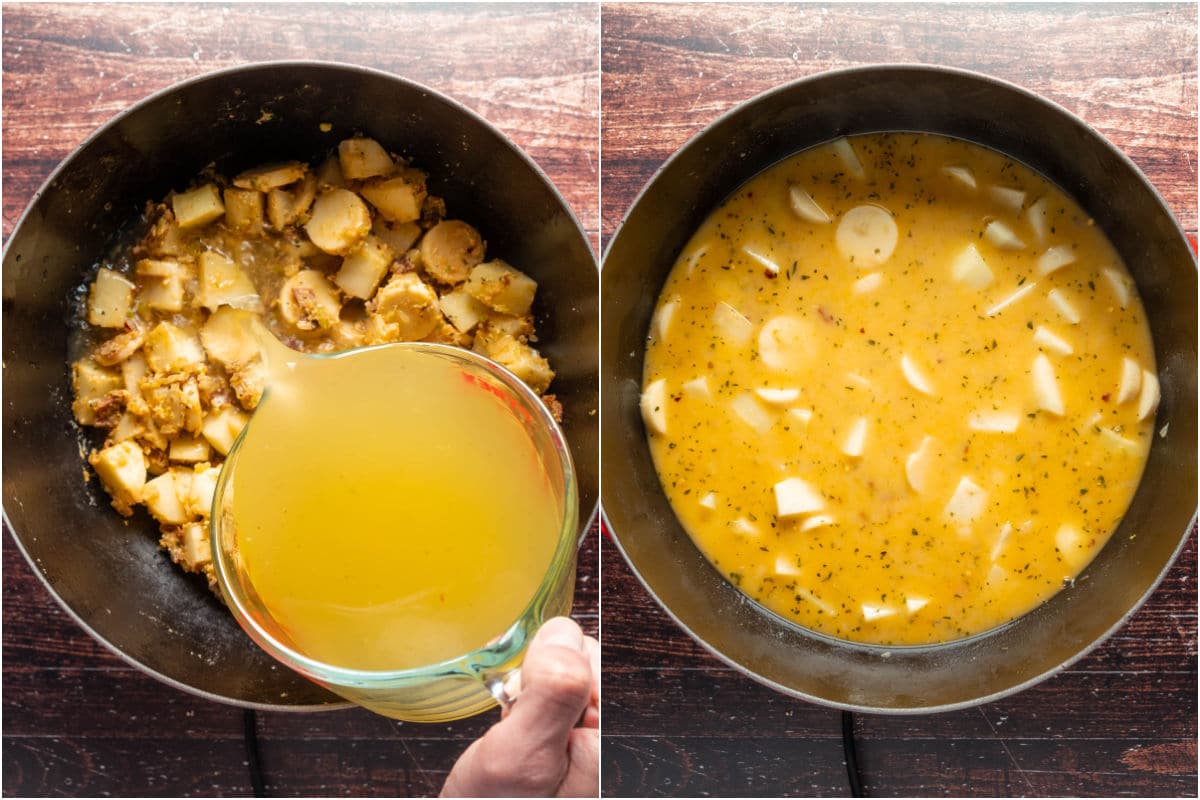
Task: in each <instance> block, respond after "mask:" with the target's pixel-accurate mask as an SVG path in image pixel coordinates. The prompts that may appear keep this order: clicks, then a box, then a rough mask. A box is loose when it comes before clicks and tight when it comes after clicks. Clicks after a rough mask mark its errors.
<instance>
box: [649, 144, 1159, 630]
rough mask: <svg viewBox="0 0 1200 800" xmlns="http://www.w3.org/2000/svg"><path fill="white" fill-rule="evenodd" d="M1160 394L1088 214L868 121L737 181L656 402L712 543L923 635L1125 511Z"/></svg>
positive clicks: (827, 606)
mask: <svg viewBox="0 0 1200 800" xmlns="http://www.w3.org/2000/svg"><path fill="white" fill-rule="evenodd" d="M1158 400H1159V385H1158V380H1157V377H1156V370H1155V363H1154V351H1153V346H1152V343H1151V339H1150V333H1149V327H1148V325H1147V321H1146V317H1145V312H1144V310H1143V308H1142V305H1141V301H1140V299H1139V297H1138V294H1137V291H1136V289H1135V287H1134V283H1133V281H1132V279H1131V278H1130V275H1129V273H1128V272H1127V270H1126V268H1125V266H1124V265H1123V263H1122V261H1121V259H1120V257H1119V256H1118V255H1117V253H1116V251H1115V250H1114V248H1113V247H1112V245H1111V244H1110V243H1109V242H1108V240H1107V239H1106V238H1105V236H1104V235H1103V233H1102V232H1101V231H1100V230H1099V229H1098V228H1097V227H1096V226H1095V225H1094V222H1093V221H1092V220H1091V219H1089V218H1088V216H1087V215H1086V214H1085V213H1084V212H1083V211H1082V210H1081V209H1080V208H1079V206H1078V205H1077V204H1076V203H1074V202H1073V201H1072V200H1071V199H1070V198H1068V197H1067V196H1066V195H1065V194H1064V193H1063V192H1062V191H1060V190H1059V189H1058V188H1057V187H1055V186H1054V185H1053V184H1051V183H1050V182H1049V181H1047V180H1046V179H1045V178H1043V177H1042V176H1040V175H1038V174H1037V173H1035V172H1033V171H1032V170H1030V169H1029V168H1027V167H1025V166H1024V165H1022V164H1020V163H1018V162H1016V161H1014V160H1012V159H1010V158H1007V157H1006V156H1004V155H1002V154H1000V153H997V152H995V151H992V150H988V149H986V148H983V147H981V146H979V145H975V144H971V143H968V142H964V141H960V140H955V139H950V138H946V137H941V136H935V135H931V134H900V133H888V134H871V135H865V136H855V137H850V138H843V139H838V140H835V141H834V142H831V143H827V144H825V145H822V146H820V147H817V148H813V149H810V150H806V151H804V152H801V153H799V154H797V155H794V156H792V157H789V158H787V159H785V160H784V161H781V162H779V163H778V164H776V165H774V166H772V167H770V168H769V169H767V170H765V171H764V172H762V173H760V174H759V175H757V176H756V177H754V178H752V179H751V180H749V181H748V182H747V183H745V184H744V185H742V186H741V187H740V188H739V189H738V190H737V191H736V192H734V194H733V195H731V196H730V197H729V198H727V199H726V200H725V201H724V202H723V203H722V204H721V205H720V206H719V207H718V208H717V209H716V210H715V211H713V212H712V213H711V214H710V215H709V217H708V218H707V219H706V220H705V222H704V223H703V224H702V225H701V226H700V228H699V230H698V231H697V232H696V233H695V234H694V235H693V236H692V238H691V239H690V241H689V242H688V243H687V245H686V246H685V247H684V248H683V250H682V251H681V253H680V255H679V258H678V260H677V262H676V264H675V265H674V267H673V269H672V271H671V273H670V275H669V277H668V279H667V281H666V283H665V284H664V287H663V290H662V293H661V295H660V297H659V299H658V304H657V308H656V310H655V314H654V317H653V319H652V321H651V325H650V331H649V337H648V340H647V349H646V359H645V373H644V382H643V393H642V400H641V405H642V414H643V418H644V420H645V423H646V429H647V433H648V437H649V443H650V449H651V452H652V455H653V458H654V461H655V465H656V467H657V470H658V473H659V477H660V480H661V482H662V485H663V488H664V490H665V492H666V494H667V497H668V499H669V500H670V502H671V504H672V507H673V508H674V510H675V513H676V515H677V516H678V518H679V520H680V522H681V523H682V525H683V526H684V528H685V529H686V530H687V531H688V533H689V534H690V535H691V537H692V539H693V540H694V541H695V543H696V544H697V546H698V547H699V548H700V550H701V551H702V552H703V553H704V554H705V556H706V557H707V558H708V559H709V561H710V562H711V563H712V564H713V565H714V566H715V567H716V568H717V569H718V570H719V571H720V572H721V573H722V574H723V575H724V576H725V577H726V578H727V579H728V580H729V581H731V582H732V583H733V584H734V585H736V586H737V587H738V588H739V589H740V590H741V591H742V592H744V593H745V594H746V595H748V596H749V597H751V598H753V599H754V600H756V601H758V602H759V603H761V604H762V605H764V606H765V607H766V608H768V609H770V610H771V611H773V612H774V613H776V614H778V615H780V616H781V617H783V618H784V619H787V620H789V621H791V622H794V623H797V624H799V625H801V626H804V627H807V628H809V629H812V630H814V631H817V632H820V633H824V634H827V635H830V636H833V637H837V638H842V639H848V640H852V641H857V642H863V643H871V644H879V645H888V646H893V645H921V644H929V643H936V642H943V641H949V640H953V639H958V638H962V637H966V636H971V635H974V634H977V633H981V632H984V631H987V630H989V629H991V628H994V627H996V626H999V625H1002V624H1004V623H1006V622H1009V621H1011V620H1013V619H1015V618H1017V617H1019V616H1020V615H1022V614H1025V613H1026V612H1028V611H1030V610H1032V609H1033V608H1035V607H1036V606H1038V605H1039V604H1040V603H1042V602H1044V601H1045V600H1047V599H1048V598H1049V597H1051V596H1052V595H1054V594H1055V593H1056V592H1058V591H1059V590H1060V589H1062V588H1063V587H1064V586H1067V585H1069V584H1071V583H1072V581H1073V580H1074V579H1075V578H1076V576H1078V574H1079V573H1080V572H1081V571H1082V570H1083V569H1084V567H1085V566H1086V565H1087V564H1088V563H1089V562H1090V561H1091V559H1092V558H1093V557H1094V556H1095V555H1096V553H1097V552H1098V551H1099V550H1100V548H1101V547H1103V545H1104V543H1105V542H1106V541H1107V539H1108V538H1109V536H1110V535H1111V534H1112V532H1113V531H1114V530H1115V529H1116V527H1117V525H1118V524H1119V522H1120V520H1121V517H1122V516H1123V514H1124V513H1125V510H1126V508H1127V507H1128V504H1129V502H1130V500H1131V499H1132V496H1133V493H1134V491H1135V489H1136V487H1137V484H1138V480H1139V478H1140V476H1141V472H1142V468H1143V466H1144V464H1145V460H1146V457H1147V454H1148V452H1149V447H1150V441H1151V438H1152V436H1153V435H1154V430H1153V426H1154V412H1155V410H1156V408H1157V404H1158Z"/></svg>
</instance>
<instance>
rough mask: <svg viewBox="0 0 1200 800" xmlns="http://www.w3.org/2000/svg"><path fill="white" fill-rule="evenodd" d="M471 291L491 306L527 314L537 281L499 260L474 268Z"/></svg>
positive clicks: (473, 295)
mask: <svg viewBox="0 0 1200 800" xmlns="http://www.w3.org/2000/svg"><path fill="white" fill-rule="evenodd" d="M467 292H468V294H470V295H471V296H472V297H474V298H475V299H476V300H478V301H479V302H481V303H483V304H484V305H485V306H487V307H488V308H493V309H495V310H496V311H499V312H501V313H504V314H512V315H514V316H517V317H523V316H525V315H526V314H528V313H529V309H530V307H531V306H532V305H533V295H534V293H535V292H537V282H536V281H534V280H533V278H530V277H529V276H528V275H526V274H525V273H523V272H521V271H520V270H518V269H515V268H513V267H511V266H509V265H508V264H506V263H505V262H503V261H501V260H499V259H496V260H495V261H485V262H484V263H482V264H480V265H478V266H477V267H475V268H474V269H473V270H471V275H470V277H468V278H467Z"/></svg>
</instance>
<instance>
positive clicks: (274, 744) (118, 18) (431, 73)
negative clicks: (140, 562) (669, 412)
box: [3, 4, 600, 796]
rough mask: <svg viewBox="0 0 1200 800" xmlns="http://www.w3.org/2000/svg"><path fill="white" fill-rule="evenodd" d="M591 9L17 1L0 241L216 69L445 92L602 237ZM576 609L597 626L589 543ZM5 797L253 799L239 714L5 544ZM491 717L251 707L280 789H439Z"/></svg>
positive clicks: (7, 28) (595, 35) (9, 54)
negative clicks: (418, 721) (252, 67)
mask: <svg viewBox="0 0 1200 800" xmlns="http://www.w3.org/2000/svg"><path fill="white" fill-rule="evenodd" d="M597 17H598V9H597V7H596V5H595V4H547V5H522V6H508V7H494V6H493V7H477V8H470V7H464V6H459V5H455V6H427V7H422V6H399V5H386V6H385V5H353V6H342V5H324V6H322V5H296V4H276V5H270V6H265V5H264V6H254V5H242V4H234V5H217V4H206V5H171V6H165V5H159V6H151V5H109V6H100V5H83V4H81V5H40V4H39V5H17V4H6V5H5V6H4V9H3V47H4V56H3V76H4V93H3V101H4V103H3V122H4V125H3V141H4V196H3V223H4V228H3V232H4V235H5V237H6V238H7V236H8V235H9V234H10V233H11V232H12V229H13V226H14V225H15V223H16V221H17V219H18V217H19V216H20V214H21V212H22V210H23V209H24V208H25V206H26V205H28V203H29V202H30V200H31V198H32V196H33V193H34V192H35V191H36V190H37V188H38V187H39V186H40V185H41V183H42V181H43V180H44V179H45V178H46V176H47V175H48V174H49V173H50V171H51V170H52V169H53V168H54V167H55V166H56V165H57V164H58V163H59V162H60V161H61V160H62V159H63V158H64V157H66V156H67V155H68V154H69V153H70V152H71V150H73V149H74V148H75V147H76V146H77V145H78V144H79V143H80V142H81V141H82V140H83V139H84V138H85V137H86V136H87V135H88V134H90V133H91V132H92V131H94V130H95V129H96V128H98V127H99V126H100V125H102V124H103V123H104V122H106V121H107V120H109V119H110V118H111V117H113V116H114V115H115V114H117V113H119V112H120V111H122V110H123V109H124V108H126V107H127V106H129V105H130V104H132V103H134V102H136V101H138V100H140V99H142V98H143V97H145V96H147V95H149V94H151V93H152V92H155V91H157V90H159V89H162V88H165V87H167V86H169V85H171V84H173V83H175V82H177V81H179V80H182V79H184V78H188V77H191V76H195V75H199V74H201V73H204V72H208V71H211V70H214V69H219V68H223V67H228V66H233V65H237V64H243V63H248V62H251V61H266V60H276V59H297V58H312V59H319V60H326V61H343V62H348V63H354V64H359V65H364V66H369V67H375V68H378V69H382V70H386V71H389V72H393V73H395V74H398V75H402V76H404V77H407V78H411V79H413V80H416V81H418V82H421V83H424V84H426V85H429V86H431V87H434V88H436V89H438V90H440V91H442V92H443V93H445V94H448V95H450V96H452V97H454V98H456V99H457V100H459V101H460V102H462V103H464V104H465V105H467V106H469V107H471V108H472V109H473V110H475V111H476V112H478V113H479V114H481V115H482V116H484V117H486V118H487V119H488V120H490V121H491V122H492V123H493V124H495V125H496V126H497V127H499V128H500V129H501V130H502V131H504V132H505V133H506V134H507V135H508V136H509V137H510V138H512V139H513V140H514V141H515V142H516V143H517V144H518V145H519V146H520V147H521V148H522V149H524V150H525V152H526V153H528V154H529V155H530V156H531V157H532V158H533V159H534V160H535V161H536V162H537V163H538V164H539V165H540V166H541V167H542V169H543V170H544V171H545V172H546V173H547V174H548V175H549V176H550V179H551V180H552V181H553V182H554V183H555V185H556V186H557V187H558V188H559V190H560V191H561V192H562V193H563V194H564V195H565V197H566V198H567V201H568V202H569V203H570V204H571V206H572V207H573V208H574V210H575V212H576V214H577V215H578V217H579V220H580V222H581V224H582V225H583V227H584V228H585V230H586V231H587V232H588V234H589V236H590V237H591V239H592V242H593V245H595V243H596V242H597V240H598V227H599V204H598V191H597V190H598V181H599V151H598V142H597V139H596V129H597V124H598V111H597V106H598V102H599V91H600V80H599V72H598V70H599V57H598V42H599V28H598V23H597ZM592 534H593V535H591V536H589V537H588V544H587V546H585V547H584V549H583V551H582V552H581V554H580V561H579V581H578V588H577V595H576V604H575V617H576V619H578V620H579V621H580V622H581V624H583V626H584V628H585V629H586V630H587V631H588V632H590V633H592V634H593V635H594V634H595V633H596V632H597V626H598V622H599V611H598V601H599V597H598V579H597V572H598V564H597V561H598V554H597V546H596V536H595V531H594V530H593V531H592ZM3 582H4V588H3V648H4V650H3V745H4V746H3V751H4V752H3V793H4V795H6V796H10V795H148V796H155V795H158V796H172V795H249V794H250V792H251V785H250V779H249V773H248V769H247V764H246V756H245V749H244V743H243V731H242V723H243V718H242V712H241V710H239V709H235V708H232V707H228V706H224V705H220V704H216V703H212V702H209V701H206V700H202V699H199V698H196V697H193V696H191V695H189V694H185V693H183V692H181V691H179V690H176V689H173V688H170V687H168V686H166V685H163V684H160V683H158V682H156V681H155V680H153V679H151V678H149V677H147V676H145V675H143V674H142V673H141V672H139V671H137V670H135V669H133V668H131V667H130V666H128V665H127V664H126V663H125V662H123V661H121V660H119V659H118V658H116V657H115V656H113V655H112V654H111V653H109V652H108V651H107V650H106V649H104V648H102V647H101V646H100V645H98V644H96V643H95V642H94V641H93V640H92V639H90V638H89V637H88V636H87V635H86V634H85V633H84V632H83V631H82V630H81V629H79V628H78V627H77V626H76V625H75V624H74V623H73V622H72V621H71V620H70V618H69V617H67V616H66V615H65V614H64V613H63V612H62V611H61V610H60V609H59V607H58V605H57V604H56V603H55V602H54V601H53V600H52V599H51V598H50V596H49V595H48V594H47V592H46V591H45V589H44V588H43V587H42V585H41V583H40V582H39V580H38V579H37V578H36V577H35V576H34V575H33V573H32V572H31V571H30V570H29V568H28V566H27V565H26V563H25V561H24V559H23V558H22V557H21V555H20V553H19V551H18V550H17V549H16V547H15V546H14V545H13V543H12V540H11V537H10V536H9V535H8V534H7V532H6V533H5V535H4V548H3ZM497 718H498V713H497V712H495V711H493V712H490V713H488V714H485V715H482V716H480V717H477V718H475V719H471V720H465V721H463V722H459V723H455V724H450V725H415V724H403V723H397V722H394V721H392V720H388V719H384V718H382V717H378V716H375V715H373V714H370V713H368V712H365V711H361V710H350V711H331V712H324V713H319V714H286V713H259V715H258V731H259V737H260V747H261V751H262V765H263V770H264V772H265V776H266V781H267V791H268V792H269V793H270V794H272V795H333V796H336V795H384V796H387V795H428V794H436V793H437V792H438V790H439V789H440V788H441V785H442V781H443V780H444V779H445V776H446V773H447V771H448V770H449V768H450V766H451V765H452V764H453V762H454V761H455V759H456V758H457V757H458V755H459V754H460V753H461V752H462V751H463V750H464V749H465V748H466V746H467V744H468V743H469V742H470V741H471V740H473V739H474V738H476V737H477V736H478V735H480V734H481V733H482V732H483V731H484V730H486V728H487V727H488V726H490V725H491V724H492V723H493V722H494V721H495V720H496V719H497Z"/></svg>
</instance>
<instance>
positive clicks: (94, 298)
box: [87, 269, 133, 328]
mask: <svg viewBox="0 0 1200 800" xmlns="http://www.w3.org/2000/svg"><path fill="white" fill-rule="evenodd" d="M132 304H133V283H132V282H130V280H129V279H128V278H126V277H125V276H124V275H121V274H120V273H119V272H115V271H113V270H111V269H101V270H100V271H99V272H98V273H96V280H95V281H94V282H93V283H92V289H91V292H90V293H89V294H88V314H87V320H88V322H89V323H91V324H92V325H98V326H100V327H101V328H123V327H125V322H126V321H127V320H128V319H129V309H130V306H132Z"/></svg>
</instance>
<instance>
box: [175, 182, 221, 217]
mask: <svg viewBox="0 0 1200 800" xmlns="http://www.w3.org/2000/svg"><path fill="white" fill-rule="evenodd" d="M171 210H172V211H174V213H175V222H176V224H178V225H179V227H180V228H199V227H202V226H204V225H207V224H208V223H210V222H212V221H213V220H215V219H217V218H218V217H220V216H221V215H222V214H224V213H225V204H224V203H223V202H221V191H220V189H218V188H217V185H216V184H215V183H206V184H205V185H203V186H197V187H196V188H195V189H192V190H191V191H188V192H184V193H183V194H177V195H173V196H172V197H171Z"/></svg>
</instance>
